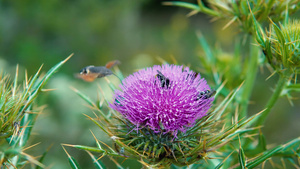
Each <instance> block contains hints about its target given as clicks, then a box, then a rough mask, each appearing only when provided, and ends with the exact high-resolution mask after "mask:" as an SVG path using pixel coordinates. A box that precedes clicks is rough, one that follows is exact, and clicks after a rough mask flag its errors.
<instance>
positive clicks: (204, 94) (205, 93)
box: [196, 89, 216, 100]
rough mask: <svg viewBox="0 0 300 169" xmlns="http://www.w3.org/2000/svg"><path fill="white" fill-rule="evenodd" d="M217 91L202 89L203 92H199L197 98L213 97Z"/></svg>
mask: <svg viewBox="0 0 300 169" xmlns="http://www.w3.org/2000/svg"><path fill="white" fill-rule="evenodd" d="M215 93H216V91H215V90H214V89H212V90H205V91H201V92H199V94H198V96H197V98H196V100H199V99H208V98H211V97H212V96H213V95H214V94H215Z"/></svg>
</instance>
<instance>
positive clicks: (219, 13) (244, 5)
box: [164, 0, 300, 33]
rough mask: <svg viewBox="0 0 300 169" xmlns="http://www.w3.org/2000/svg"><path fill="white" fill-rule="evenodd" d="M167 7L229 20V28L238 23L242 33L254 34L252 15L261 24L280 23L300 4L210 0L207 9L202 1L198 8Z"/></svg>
mask: <svg viewBox="0 0 300 169" xmlns="http://www.w3.org/2000/svg"><path fill="white" fill-rule="evenodd" d="M164 4H165V5H173V6H180V7H184V8H188V9H191V10H193V14H195V13H198V12H201V13H205V14H207V15H209V16H211V17H214V18H216V19H227V20H229V22H228V24H227V25H226V26H225V27H227V26H229V25H230V24H232V23H233V22H236V23H238V25H239V26H240V27H241V29H242V31H244V32H247V33H251V32H253V23H252V19H251V18H252V16H251V15H252V14H251V11H252V13H253V14H254V16H255V18H257V20H258V21H259V22H260V23H263V22H265V21H266V20H267V19H268V18H271V19H273V20H275V21H280V20H282V19H284V18H285V17H286V13H287V11H288V12H289V14H292V13H294V12H296V11H297V10H298V9H299V7H300V4H299V2H298V1H297V0H292V1H276V0H239V1H236V0H210V1H208V6H209V7H205V6H204V4H203V2H202V1H201V0H198V6H197V5H195V4H191V3H187V2H180V1H173V2H165V3H164Z"/></svg>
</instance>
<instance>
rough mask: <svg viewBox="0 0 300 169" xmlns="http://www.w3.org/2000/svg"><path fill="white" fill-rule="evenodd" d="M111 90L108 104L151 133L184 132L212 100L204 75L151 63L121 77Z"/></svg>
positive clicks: (202, 114)
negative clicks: (110, 101) (111, 95)
mask: <svg viewBox="0 0 300 169" xmlns="http://www.w3.org/2000/svg"><path fill="white" fill-rule="evenodd" d="M120 88H121V90H122V91H120V90H117V91H115V95H114V100H115V101H114V103H113V104H111V107H112V108H113V109H115V110H117V111H118V112H120V113H121V114H122V115H123V116H124V117H125V118H126V119H127V120H128V121H130V122H131V123H132V124H134V125H135V126H136V127H135V129H136V130H138V129H140V128H149V129H151V130H153V131H154V133H161V132H162V133H167V132H171V133H173V135H174V136H176V135H177V133H178V131H182V132H185V131H186V130H187V128H189V127H191V126H193V125H194V124H195V122H196V120H198V119H200V118H202V117H203V116H205V115H206V114H207V111H208V109H209V108H210V107H211V103H212V101H213V100H214V98H213V97H210V96H211V95H212V92H211V89H210V87H209V86H208V85H207V83H206V81H205V79H204V78H201V76H200V75H199V74H196V73H195V72H193V71H191V70H189V68H188V67H186V68H183V66H175V65H163V66H162V67H161V66H154V67H152V68H147V69H144V70H140V71H138V72H136V73H134V74H133V75H130V76H129V77H127V78H126V79H124V80H123V83H122V84H121V85H120Z"/></svg>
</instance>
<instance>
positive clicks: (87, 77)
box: [75, 60, 120, 82]
mask: <svg viewBox="0 0 300 169" xmlns="http://www.w3.org/2000/svg"><path fill="white" fill-rule="evenodd" d="M118 64H120V61H118V60H114V61H111V62H108V63H107V64H106V65H105V66H94V65H90V66H87V67H84V68H82V69H81V70H80V71H79V73H77V74H75V77H77V78H79V79H82V80H84V81H87V82H92V81H94V80H95V79H96V78H101V77H105V76H109V75H112V74H114V73H113V72H112V71H111V70H110V68H112V67H113V66H115V65H118Z"/></svg>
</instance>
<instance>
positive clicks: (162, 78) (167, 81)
mask: <svg viewBox="0 0 300 169" xmlns="http://www.w3.org/2000/svg"><path fill="white" fill-rule="evenodd" d="M156 77H158V79H159V80H160V83H161V87H162V88H164V87H165V86H166V87H167V88H169V84H170V79H168V78H166V76H165V75H163V74H162V73H161V72H160V71H159V70H157V75H156Z"/></svg>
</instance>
